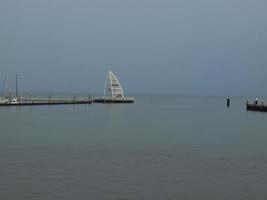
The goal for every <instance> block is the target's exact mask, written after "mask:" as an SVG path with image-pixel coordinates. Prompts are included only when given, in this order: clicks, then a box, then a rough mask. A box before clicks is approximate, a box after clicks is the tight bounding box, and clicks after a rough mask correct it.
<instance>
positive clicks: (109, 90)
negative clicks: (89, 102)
mask: <svg viewBox="0 0 267 200" xmlns="http://www.w3.org/2000/svg"><path fill="white" fill-rule="evenodd" d="M95 102H96V103H133V102H134V98H133V97H125V96H124V92H123V89H122V87H121V84H120V82H119V80H118V79H117V77H116V76H115V75H114V74H113V73H112V72H111V71H108V75H107V78H106V80H105V85H104V97H103V98H95Z"/></svg>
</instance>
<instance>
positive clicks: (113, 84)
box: [104, 71, 124, 98]
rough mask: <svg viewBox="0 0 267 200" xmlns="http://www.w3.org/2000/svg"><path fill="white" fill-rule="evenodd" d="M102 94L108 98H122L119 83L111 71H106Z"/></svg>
mask: <svg viewBox="0 0 267 200" xmlns="http://www.w3.org/2000/svg"><path fill="white" fill-rule="evenodd" d="M104 96H105V97H109V98H124V94H123V90H122V87H121V84H120V82H119V80H118V79H117V77H116V76H115V75H114V74H113V73H112V72H111V71H108V75H107V78H106V81H105V86H104Z"/></svg>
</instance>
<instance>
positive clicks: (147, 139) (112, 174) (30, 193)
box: [0, 96, 267, 200]
mask: <svg viewBox="0 0 267 200" xmlns="http://www.w3.org/2000/svg"><path fill="white" fill-rule="evenodd" d="M245 100H246V99H244V98H234V99H233V100H232V104H231V107H230V108H226V99H225V98H221V97H159V96H151V97H137V98H136V103H135V104H132V105H131V104H129V105H128V104H127V105H122V104H121V105H104V104H93V105H75V106H69V105H65V106H40V107H21V108H15V107H13V108H0V199H1V200H9V199H10V200H17V199H19V200H24V199H25V200H31V199H32V200H39V199H40V200H51V199H52V200H53V199H57V200H58V199H67V200H73V199H77V200H83V199H96V200H98V199H99V200H102V199H104V200H122V199H129V200H132V199H138V200H140V199H153V200H154V199H156V200H157V199H159V200H161V199H162V200H165V199H190V200H191V199H212V200H214V199H216V200H217V199H218V200H230V199H233V200H238V199H240V200H241V199H242V200H251V199H253V200H257V199H259V200H264V199H267V145H266V144H267V124H266V121H267V114H264V113H257V112H247V111H246V110H245Z"/></svg>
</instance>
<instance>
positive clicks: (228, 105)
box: [227, 97, 231, 107]
mask: <svg viewBox="0 0 267 200" xmlns="http://www.w3.org/2000/svg"><path fill="white" fill-rule="evenodd" d="M230 102H231V99H230V97H228V98H227V107H230Z"/></svg>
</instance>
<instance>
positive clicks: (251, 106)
mask: <svg viewBox="0 0 267 200" xmlns="http://www.w3.org/2000/svg"><path fill="white" fill-rule="evenodd" d="M247 110H249V111H258V112H267V105H266V104H264V103H263V102H261V103H258V102H257V101H255V102H253V103H249V102H248V101H247Z"/></svg>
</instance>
